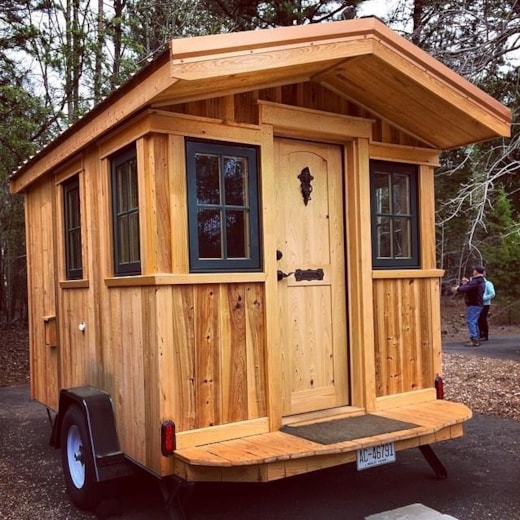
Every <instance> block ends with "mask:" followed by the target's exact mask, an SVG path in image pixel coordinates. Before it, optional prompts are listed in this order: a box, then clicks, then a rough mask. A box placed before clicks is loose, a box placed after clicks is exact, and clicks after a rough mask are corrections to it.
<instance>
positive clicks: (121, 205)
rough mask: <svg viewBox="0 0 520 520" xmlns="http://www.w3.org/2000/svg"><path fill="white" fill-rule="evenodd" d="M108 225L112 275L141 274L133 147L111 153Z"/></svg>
mask: <svg viewBox="0 0 520 520" xmlns="http://www.w3.org/2000/svg"><path fill="white" fill-rule="evenodd" d="M111 170H112V226H113V236H114V272H115V274H116V276H128V275H138V274H141V249H140V240H139V197H138V190H137V153H136V149H135V147H131V148H128V149H126V150H125V151H124V152H121V153H119V154H117V155H115V156H113V157H112V160H111Z"/></svg>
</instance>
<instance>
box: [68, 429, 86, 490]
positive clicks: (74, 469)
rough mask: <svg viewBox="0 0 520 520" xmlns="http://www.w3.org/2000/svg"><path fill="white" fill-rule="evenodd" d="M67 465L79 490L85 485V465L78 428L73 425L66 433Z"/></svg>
mask: <svg viewBox="0 0 520 520" xmlns="http://www.w3.org/2000/svg"><path fill="white" fill-rule="evenodd" d="M67 463H68V465H69V473H70V477H71V479H72V482H73V483H74V485H75V486H76V487H77V488H78V489H80V488H82V487H83V484H85V464H84V462H83V443H82V442H81V436H80V434H79V430H78V427H77V426H76V425H75V424H73V425H72V426H71V427H70V428H69V431H68V433H67Z"/></svg>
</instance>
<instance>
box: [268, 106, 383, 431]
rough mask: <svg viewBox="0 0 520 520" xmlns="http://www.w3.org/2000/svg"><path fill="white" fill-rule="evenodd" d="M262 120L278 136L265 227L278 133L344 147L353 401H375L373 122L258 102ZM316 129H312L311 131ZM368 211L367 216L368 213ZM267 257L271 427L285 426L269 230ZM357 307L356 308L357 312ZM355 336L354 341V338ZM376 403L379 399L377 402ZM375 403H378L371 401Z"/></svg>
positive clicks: (271, 220)
mask: <svg viewBox="0 0 520 520" xmlns="http://www.w3.org/2000/svg"><path fill="white" fill-rule="evenodd" d="M259 112H260V123H261V125H262V126H263V127H264V128H265V132H266V133H269V134H271V135H272V136H273V143H272V144H271V145H270V146H266V147H263V148H262V151H261V159H262V175H261V179H262V181H261V188H262V193H263V196H264V197H263V209H264V213H263V226H264V230H269V229H275V227H276V212H275V211H274V209H273V207H272V206H273V205H274V193H273V189H274V188H273V186H274V178H275V172H274V163H275V158H274V136H276V137H288V138H297V139H303V140H312V141H313V142H318V143H319V142H323V143H327V144H339V145H340V146H342V150H343V165H344V166H343V167H344V171H343V175H344V178H343V181H344V182H343V185H344V188H343V189H344V194H343V198H344V222H345V230H344V232H345V237H346V241H347V243H348V249H349V254H348V255H347V258H346V263H345V269H346V273H347V278H346V287H347V290H348V299H347V319H348V322H349V329H348V338H347V340H348V343H349V345H350V349H349V363H350V367H349V369H350V393H351V405H353V406H356V407H362V408H365V407H367V406H370V404H371V403H370V402H369V401H370V400H375V388H374V385H375V378H374V375H373V374H374V369H375V363H374V333H373V326H372V324H373V310H372V301H373V298H372V294H371V290H370V291H367V288H370V287H371V283H372V276H371V273H372V269H371V260H370V259H371V256H370V254H371V249H370V241H367V240H364V239H363V238H364V237H365V238H366V237H367V236H370V218H369V216H370V208H367V204H368V203H369V201H370V186H369V176H368V159H369V139H370V137H371V130H372V123H373V122H372V120H369V119H362V118H354V117H348V116H342V115H337V114H329V113H324V112H320V111H316V110H309V109H302V108H298V107H292V106H287V105H277V104H275V103H265V102H260V103H259ZM309 129H312V132H310V131H309ZM367 209H368V217H367V215H366V211H367ZM264 236H265V240H264V260H265V263H264V265H265V270H266V273H267V279H266V331H267V337H266V351H267V356H266V358H267V377H268V385H267V388H268V396H267V403H268V416H269V422H270V430H271V431H275V430H278V429H279V428H280V426H281V424H282V408H281V399H280V396H281V391H282V381H281V376H280V366H281V360H280V348H279V346H280V337H279V320H278V316H277V312H276V308H277V294H278V288H277V280H276V254H275V251H276V240H275V237H274V236H273V234H272V233H265V234H264ZM352 309H355V310H356V312H352ZM353 338H355V341H352V339H353ZM374 402H375V401H374ZM372 404H373V403H372Z"/></svg>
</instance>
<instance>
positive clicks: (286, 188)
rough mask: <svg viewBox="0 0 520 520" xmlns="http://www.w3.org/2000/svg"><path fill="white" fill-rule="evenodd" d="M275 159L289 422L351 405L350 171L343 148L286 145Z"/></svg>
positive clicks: (282, 141) (285, 400) (301, 143)
mask: <svg viewBox="0 0 520 520" xmlns="http://www.w3.org/2000/svg"><path fill="white" fill-rule="evenodd" d="M275 155H276V179H277V181H276V194H277V195H276V196H277V207H276V209H277V223H276V224H277V225H276V235H277V258H278V262H277V264H278V269H279V272H278V274H279V281H278V294H279V303H280V318H279V319H280V339H281V356H282V367H281V368H282V391H283V415H292V414H298V413H303V412H310V411H315V410H322V409H326V408H333V407H338V406H343V405H347V404H349V395H348V361H347V316H346V294H345V238H344V208H343V183H342V177H343V164H342V153H341V148H340V147H339V146H334V145H324V144H321V143H320V144H318V143H310V142H304V141H295V140H288V139H278V140H277V141H276V143H275ZM291 273H292V274H291ZM287 275H288V276H287Z"/></svg>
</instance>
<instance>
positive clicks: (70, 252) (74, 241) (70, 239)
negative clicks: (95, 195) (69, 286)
mask: <svg viewBox="0 0 520 520" xmlns="http://www.w3.org/2000/svg"><path fill="white" fill-rule="evenodd" d="M63 213H64V215H63V224H64V228H65V229H64V234H65V276H66V278H67V280H78V279H81V278H83V260H82V256H81V255H82V248H81V207H80V192H79V175H74V176H73V177H71V178H70V179H67V180H66V181H65V182H64V183H63Z"/></svg>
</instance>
